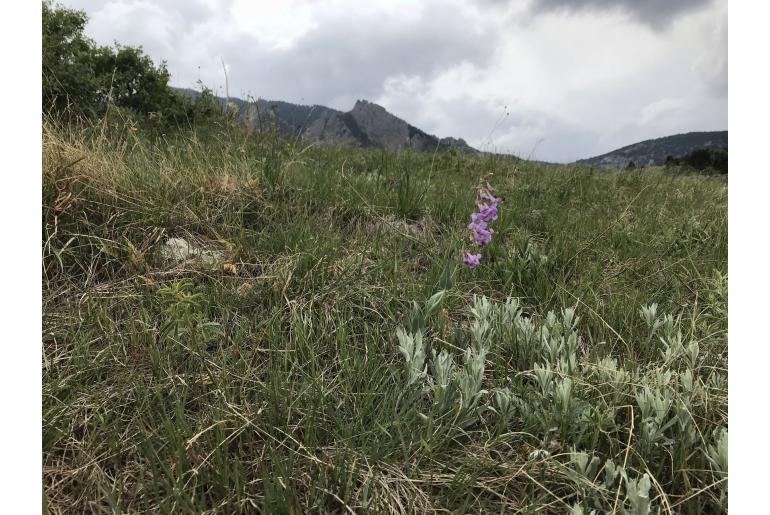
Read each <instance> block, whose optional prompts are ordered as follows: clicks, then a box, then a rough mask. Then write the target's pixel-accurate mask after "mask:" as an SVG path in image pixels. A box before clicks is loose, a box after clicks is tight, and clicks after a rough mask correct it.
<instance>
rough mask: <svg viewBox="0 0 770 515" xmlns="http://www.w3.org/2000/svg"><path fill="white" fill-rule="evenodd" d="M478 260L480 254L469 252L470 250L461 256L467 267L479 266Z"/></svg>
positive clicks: (479, 259)
mask: <svg viewBox="0 0 770 515" xmlns="http://www.w3.org/2000/svg"><path fill="white" fill-rule="evenodd" d="M479 261H481V254H471V253H470V252H466V253H465V256H464V257H463V262H464V263H465V264H466V265H468V267H469V268H476V267H477V266H479Z"/></svg>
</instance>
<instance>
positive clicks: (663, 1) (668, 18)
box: [531, 0, 712, 29]
mask: <svg viewBox="0 0 770 515" xmlns="http://www.w3.org/2000/svg"><path fill="white" fill-rule="evenodd" d="M711 3H712V0H533V2H532V4H531V8H532V10H533V11H535V12H553V11H567V12H580V11H589V12H612V13H620V14H625V15H628V16H631V17H633V18H635V19H636V20H638V21H640V22H642V23H645V24H647V25H649V26H651V27H653V28H656V29H659V28H664V27H667V26H668V25H669V24H670V23H671V22H673V21H674V20H675V19H676V18H678V17H679V16H682V15H685V14H689V13H693V12H696V11H699V10H701V9H703V8H705V7H708V6H709V5H710V4H711Z"/></svg>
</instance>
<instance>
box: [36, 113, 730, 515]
mask: <svg viewBox="0 0 770 515" xmlns="http://www.w3.org/2000/svg"><path fill="white" fill-rule="evenodd" d="M43 173H44V189H43V205H42V222H43V227H42V242H43V278H42V280H43V302H44V309H43V326H44V334H43V364H42V368H43V370H42V376H43V416H44V419H43V442H44V447H43V484H44V495H45V499H46V504H47V509H48V510H50V512H52V513H64V512H79V513H85V512H100V513H102V512H105V513H106V512H109V513H117V512H131V513H136V512H160V513H204V512H205V513H214V512H217V513H238V512H245V513H248V512H256V511H262V512H264V513H300V512H310V513H351V512H355V513H416V512H433V511H449V512H456V513H481V512H489V513H512V512H523V513H534V512H538V513H566V512H569V511H570V510H573V511H572V513H586V514H587V513H590V512H591V510H596V512H597V513H608V512H612V511H613V510H617V512H618V513H622V512H623V510H628V513H639V514H643V513H648V511H647V510H648V507H649V506H651V508H649V509H651V510H652V513H656V512H658V511H659V510H660V512H665V513H672V512H673V513H700V512H703V511H706V512H714V513H716V512H720V510H726V506H727V465H726V462H727V445H726V444H727V432H726V429H727V311H726V309H727V308H726V302H727V298H726V292H727V277H726V272H727V182H726V179H724V178H720V177H706V176H676V175H672V174H668V173H666V172H665V171H664V170H655V169H651V170H644V171H629V172H612V171H602V172H599V171H590V170H587V169H582V168H575V167H563V166H545V165H537V164H531V163H527V162H523V161H518V160H514V159H505V158H501V157H494V156H486V155H479V156H467V155H461V154H455V153H441V154H435V155H434V154H419V153H411V152H402V153H395V152H390V151H381V150H356V149H350V148H335V147H302V146H299V145H297V144H296V143H295V142H292V141H284V140H281V139H279V138H277V137H275V136H273V135H271V134H250V135H248V134H245V133H243V132H241V131H239V130H236V129H233V128H228V127H220V128H213V129H210V130H208V131H206V132H205V133H203V132H201V133H197V134H195V133H186V134H177V135H175V136H168V137H166V138H165V139H163V140H153V141H151V140H149V139H148V138H147V137H145V136H144V135H143V133H142V131H141V130H139V131H136V130H132V129H131V127H128V126H120V125H113V126H106V125H104V126H103V125H101V124H96V125H94V126H92V127H85V128H83V127H75V126H57V125H56V124H54V123H52V122H46V123H45V125H44V141H43ZM482 181H488V183H489V184H490V185H491V186H492V187H493V188H494V189H495V193H496V194H498V195H499V196H501V197H502V198H503V199H504V200H503V202H502V203H501V204H500V206H499V219H498V220H497V221H496V222H494V223H493V224H492V226H493V227H494V229H495V231H496V232H495V234H494V237H493V240H492V244H491V245H490V246H489V247H487V248H485V249H484V250H483V254H484V256H483V259H482V262H481V264H480V265H479V266H478V268H475V269H473V270H471V269H469V268H468V267H466V266H465V265H463V263H462V262H461V261H460V260H459V259H460V255H461V252H462V250H463V249H469V248H470V246H469V243H468V231H467V229H466V227H465V226H466V224H467V223H468V219H469V215H470V213H471V212H472V211H473V209H474V207H475V206H474V201H475V198H476V193H477V192H476V189H477V187H478V186H479V185H480V184H481V183H482ZM171 238H184V239H185V241H187V242H188V243H190V244H191V245H193V246H194V248H195V249H196V251H195V252H194V253H193V254H194V255H191V256H190V258H189V259H186V260H183V261H178V260H175V259H174V258H173V256H172V257H169V256H168V252H166V251H164V249H165V248H166V247H165V245H166V243H167V241H168V240H169V239H171ZM442 291H443V292H444V293H443V294H439V295H438V296H436V297H433V301H432V302H428V303H426V301H427V300H428V299H429V298H431V296H432V295H434V294H436V293H438V292H442ZM474 296H475V298H474ZM506 299H509V300H507V301H506ZM513 299H515V300H513ZM413 302H417V305H416V307H415V305H413ZM653 303H655V304H656V305H657V306H656V309H653V308H648V309H646V310H645V313H646V315H645V314H643V313H640V310H641V308H642V307H643V306H649V305H651V304H653ZM551 312H552V313H551ZM549 313H550V314H549ZM399 328H403V332H401V331H399ZM399 347H400V349H399Z"/></svg>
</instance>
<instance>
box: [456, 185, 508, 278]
mask: <svg viewBox="0 0 770 515" xmlns="http://www.w3.org/2000/svg"><path fill="white" fill-rule="evenodd" d="M482 201H484V202H482ZM499 203H500V199H499V198H497V197H495V196H494V195H492V194H491V193H489V192H488V191H486V190H482V191H481V192H480V193H479V202H477V204H476V205H477V207H478V211H477V212H475V213H471V223H469V224H468V230H469V231H471V240H473V243H475V244H476V246H478V247H483V246H484V245H489V242H491V241H492V234H494V232H495V231H494V230H493V229H490V228H489V223H490V222H493V221H495V220H497V204H499ZM480 260H481V254H480V253H477V254H473V253H471V252H466V253H465V255H464V256H463V262H464V263H465V264H466V265H468V266H469V267H470V268H476V267H477V266H478V264H479V261H480Z"/></svg>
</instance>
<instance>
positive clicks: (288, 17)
mask: <svg viewBox="0 0 770 515" xmlns="http://www.w3.org/2000/svg"><path fill="white" fill-rule="evenodd" d="M63 3H64V4H65V5H67V6H68V7H75V8H78V9H83V10H85V11H86V12H87V13H88V15H89V18H90V22H89V24H88V27H87V28H86V32H87V34H88V35H89V36H90V37H92V38H93V39H95V40H96V41H97V42H98V43H100V44H112V43H113V42H114V41H118V42H120V43H123V44H128V45H142V46H143V47H144V50H145V52H146V53H147V54H149V55H150V56H151V57H152V58H153V59H155V60H156V62H159V61H161V60H165V61H167V62H168V68H169V71H170V72H171V74H172V84H173V85H176V86H183V87H196V83H197V81H198V80H201V81H202V82H203V83H204V84H205V85H208V86H209V87H211V88H212V89H214V90H217V91H220V92H223V91H224V89H223V86H224V73H223V71H222V61H224V62H225V63H226V65H227V68H228V70H229V72H228V74H229V83H230V94H231V95H232V96H240V97H243V98H245V97H247V96H253V97H262V98H266V99H270V100H286V101H289V102H297V103H303V104H321V105H327V106H330V107H334V108H337V109H341V110H349V109H351V108H352V107H353V104H354V103H355V101H356V99H359V98H361V99H367V100H371V101H374V102H377V103H378V104H381V105H383V106H384V107H385V108H387V109H388V110H389V111H391V112H393V113H394V114H396V115H397V116H399V117H401V118H403V119H405V120H407V121H408V122H410V123H412V124H413V125H416V126H417V127H420V128H421V129H423V130H425V131H427V132H430V133H433V134H436V135H438V136H441V137H443V136H455V137H462V138H465V139H466V140H467V141H468V142H469V143H470V144H471V145H473V146H475V147H477V148H483V149H488V150H497V151H500V152H509V153H514V154H517V155H521V156H524V157H529V156H531V157H532V158H535V159H542V160H548V161H560V162H566V161H572V160H575V159H578V158H582V157H590V156H593V155H597V154H601V153H604V152H607V151H609V150H613V149H615V148H617V147H621V146H624V145H627V144H630V143H634V142H636V141H639V140H643V139H648V138H653V137H659V136H665V135H669V134H676V133H680V132H688V131H694V130H724V129H726V128H727V0H676V1H673V0H617V1H612V0H507V1H506V0H441V1H439V0H424V1H419V2H418V1H414V0H413V1H409V0H387V1H385V0H383V1H378V2H365V1H352V0H323V1H322V0H281V1H266V2H259V1H254V0H168V1H150V0H112V1H110V0H107V1H104V0H63Z"/></svg>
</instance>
